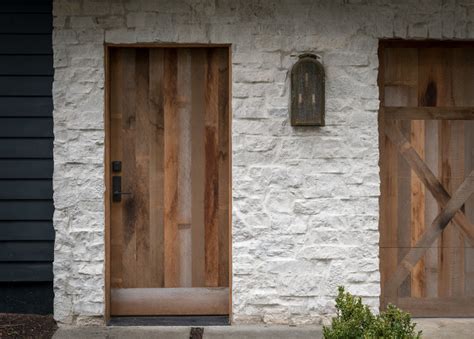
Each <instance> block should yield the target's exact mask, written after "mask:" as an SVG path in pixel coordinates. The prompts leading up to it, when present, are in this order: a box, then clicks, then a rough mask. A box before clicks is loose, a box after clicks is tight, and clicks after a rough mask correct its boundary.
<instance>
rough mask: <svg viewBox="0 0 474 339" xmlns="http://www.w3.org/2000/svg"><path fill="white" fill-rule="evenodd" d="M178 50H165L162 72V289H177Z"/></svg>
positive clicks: (178, 270) (178, 261)
mask: <svg viewBox="0 0 474 339" xmlns="http://www.w3.org/2000/svg"><path fill="white" fill-rule="evenodd" d="M177 73H178V64H177V50H176V49H166V50H165V72H164V79H165V80H164V121H165V130H164V154H165V162H164V165H165V168H164V184H165V185H164V188H165V189H164V192H165V195H164V219H165V221H164V243H165V246H164V247H165V287H178V286H179V283H180V280H179V272H180V266H179V264H180V260H179V242H178V240H179V238H178V227H179V226H178V171H179V163H178V154H179V143H178V142H179V141H178V136H179V121H178V119H176V116H177Z"/></svg>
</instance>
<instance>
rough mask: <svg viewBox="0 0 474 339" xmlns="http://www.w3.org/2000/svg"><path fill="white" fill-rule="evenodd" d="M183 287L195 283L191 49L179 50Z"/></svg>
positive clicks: (180, 218) (178, 105) (179, 141)
mask: <svg viewBox="0 0 474 339" xmlns="http://www.w3.org/2000/svg"><path fill="white" fill-rule="evenodd" d="M177 63H178V66H177V67H178V74H177V102H176V105H177V117H176V118H177V119H178V133H179V134H178V145H179V146H178V164H179V167H178V207H177V214H178V215H177V217H178V225H179V235H178V243H179V244H178V246H179V261H180V264H179V266H180V271H179V286H180V287H191V286H192V248H191V227H192V225H191V204H192V195H191V172H192V168H191V147H192V139H191V99H192V97H191V86H190V83H191V50H190V49H187V48H180V49H178V51H177Z"/></svg>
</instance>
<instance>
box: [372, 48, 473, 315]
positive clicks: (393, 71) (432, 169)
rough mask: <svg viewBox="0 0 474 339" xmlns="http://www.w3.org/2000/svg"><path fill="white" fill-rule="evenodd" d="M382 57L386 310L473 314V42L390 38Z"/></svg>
mask: <svg viewBox="0 0 474 339" xmlns="http://www.w3.org/2000/svg"><path fill="white" fill-rule="evenodd" d="M385 46H386V47H385ZM380 57H381V61H380V62H381V72H380V78H379V84H380V90H381V111H380V120H379V121H380V125H379V127H380V167H381V170H380V173H381V198H380V269H381V280H382V281H381V283H382V295H381V307H382V308H384V307H385V306H386V305H387V303H389V302H391V303H394V304H396V305H398V306H400V307H402V308H404V309H406V310H407V311H410V312H411V313H412V315H414V316H474V304H472V298H473V297H474V294H473V289H472V288H471V287H470V286H473V285H474V280H472V279H473V277H474V276H473V274H472V272H473V271H474V267H473V263H474V259H473V257H472V253H473V252H472V248H473V247H474V246H473V245H474V225H473V224H474V219H473V213H474V211H473V207H474V206H473V203H474V195H472V191H474V184H473V183H472V182H473V179H472V178H473V176H474V172H472V171H473V169H474V167H473V159H474V157H473V152H474V151H473V150H474V143H473V138H472V135H474V125H473V122H474V120H473V119H474V113H473V112H474V110H473V108H474V101H473V98H474V96H473V95H472V93H474V48H472V47H471V48H470V47H467V46H466V45H463V46H462V47H460V46H456V45H454V44H451V45H449V46H448V45H446V46H442V44H441V43H438V44H436V45H428V44H420V45H416V44H414V43H403V42H402V43H400V46H397V44H396V43H388V44H387V45H383V44H382V46H381V50H380ZM462 187H463V188H462ZM463 190H464V191H463ZM463 192H464V193H463ZM465 192H468V193H469V192H470V193H469V194H471V195H470V196H469V194H468V195H466V194H465ZM461 199H464V200H463V201H461ZM448 205H449V206H455V205H459V207H458V208H457V209H456V210H454V211H453V216H454V218H452V217H448V214H449V213H448V214H447V212H446V211H447V210H449V208H447V207H446V206H448ZM454 213H455V214H454ZM440 216H442V218H440ZM437 303H438V305H439V306H440V307H437ZM442 305H444V306H442Z"/></svg>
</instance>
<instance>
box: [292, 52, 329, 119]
mask: <svg viewBox="0 0 474 339" xmlns="http://www.w3.org/2000/svg"><path fill="white" fill-rule="evenodd" d="M290 115H291V119H290V120H291V125H292V126H324V69H323V65H322V64H321V63H320V62H319V61H318V60H317V56H316V55H314V54H302V55H300V56H299V60H298V61H297V62H296V63H295V64H294V65H293V68H292V69H291V112H290Z"/></svg>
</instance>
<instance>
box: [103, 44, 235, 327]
mask: <svg viewBox="0 0 474 339" xmlns="http://www.w3.org/2000/svg"><path fill="white" fill-rule="evenodd" d="M117 47H120V48H217V47H221V48H222V47H224V48H227V49H228V56H229V57H228V70H229V76H228V78H229V86H228V91H229V93H228V105H227V107H228V109H227V111H228V112H227V114H228V116H229V127H228V128H229V149H228V152H229V153H228V154H229V155H230V157H229V190H228V192H229V254H228V255H229V287H228V288H221V289H218V290H220V291H219V293H220V294H216V293H214V294H213V295H214V297H213V298H215V295H219V298H222V295H223V293H227V294H228V303H227V308H228V311H227V313H226V314H228V315H229V322H230V323H232V45H231V44H200V43H182V44H181V43H134V44H116V43H105V44H104V70H105V89H104V92H105V93H104V100H105V109H104V131H105V137H104V149H105V154H104V162H105V163H104V183H105V191H104V201H105V230H104V237H105V239H104V240H105V241H104V243H105V276H104V278H105V279H104V280H105V286H104V293H105V296H104V297H105V298H104V300H105V310H104V318H105V323H106V324H107V323H108V322H109V320H110V314H111V307H112V305H111V298H110V295H111V293H113V291H112V289H111V287H110V227H111V223H110V209H111V205H110V199H111V194H110V192H111V174H110V171H111V168H110V161H111V159H110V151H111V139H110V135H111V133H110V125H111V122H110V60H109V59H110V49H112V48H117ZM202 290H209V289H206V288H203V289H202ZM216 290H217V289H216ZM224 290H225V291H224ZM211 294H212V293H211ZM199 295H201V293H199ZM203 295H206V294H205V293H204V294H203ZM157 298H158V299H160V298H168V297H167V296H165V295H161V294H160V295H159V296H158V297H157ZM201 299H202V298H198V299H197V300H201ZM162 300H164V299H162ZM220 300H221V299H220ZM154 301H155V300H152V302H154ZM220 312H223V310H220ZM222 314H224V313H222ZM184 315H186V314H183V316H184Z"/></svg>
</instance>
